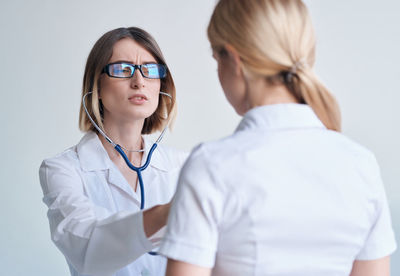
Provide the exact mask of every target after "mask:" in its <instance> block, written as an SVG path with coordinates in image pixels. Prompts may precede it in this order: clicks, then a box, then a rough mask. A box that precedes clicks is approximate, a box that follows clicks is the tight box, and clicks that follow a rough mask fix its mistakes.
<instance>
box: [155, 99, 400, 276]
mask: <svg viewBox="0 0 400 276" xmlns="http://www.w3.org/2000/svg"><path fill="white" fill-rule="evenodd" d="M395 248H396V243H395V239H394V233H393V230H392V226H391V219H390V214H389V209H388V204H387V201H386V197H385V192H384V187H383V185H382V182H381V177H380V175H379V168H378V165H377V163H376V161H375V158H374V156H373V154H372V153H371V152H369V151H368V150H366V149H364V148H363V147H361V146H359V145H357V144H356V143H354V142H352V141H350V140H349V139H348V138H346V137H345V136H343V135H342V134H340V133H338V132H334V131H329V130H327V129H326V128H325V127H324V126H323V124H322V123H321V121H320V120H319V119H318V118H317V116H316V115H315V114H314V112H313V111H312V109H311V108H310V107H309V106H307V105H300V104H279V105H268V106H262V107H257V108H254V109H252V110H250V111H249V112H247V113H246V114H245V116H244V118H243V120H242V121H241V123H240V125H239V126H238V128H237V130H236V132H235V133H234V134H233V135H232V136H230V137H227V138H225V139H222V140H219V141H215V142H209V143H205V144H203V145H200V146H199V147H198V148H197V149H195V150H194V151H193V152H192V154H191V156H190V157H189V159H188V161H187V163H186V164H185V165H184V167H183V169H182V172H181V176H180V178H179V184H178V188H177V193H176V195H175V198H174V202H173V206H172V209H171V211H170V216H169V221H168V227H167V233H166V235H165V237H164V241H163V243H162V246H161V248H160V252H161V253H162V254H164V255H165V256H168V257H169V258H172V259H175V260H180V261H184V262H187V263H191V264H195V265H199V266H204V267H214V268H213V275H227V276H228V275H229V276H233V275H274V276H313V275H318V276H320V275H324V276H333V275H335V276H341V275H343V276H344V275H349V274H350V271H351V268H352V264H353V261H354V260H356V259H357V260H369V259H377V258H381V257H384V256H387V255H390V254H391V253H392V252H393V251H394V250H395Z"/></svg>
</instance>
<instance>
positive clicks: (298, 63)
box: [286, 58, 308, 82]
mask: <svg viewBox="0 0 400 276" xmlns="http://www.w3.org/2000/svg"><path fill="white" fill-rule="evenodd" d="M307 66H308V65H307V61H306V59H305V58H302V59H299V60H298V61H296V62H295V63H294V64H293V65H292V67H290V69H289V71H287V73H286V81H287V82H292V80H293V76H294V75H296V74H297V71H298V70H299V69H304V68H306V67H307Z"/></svg>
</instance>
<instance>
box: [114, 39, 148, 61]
mask: <svg viewBox="0 0 400 276" xmlns="http://www.w3.org/2000/svg"><path fill="white" fill-rule="evenodd" d="M124 40H125V39H122V40H120V41H118V42H117V43H115V44H114V49H113V54H112V56H111V59H110V62H115V61H118V60H125V61H129V62H132V63H133V64H143V63H147V62H156V59H155V58H154V57H153V56H152V55H151V54H150V53H149V52H148V51H147V50H146V49H144V48H143V47H142V46H141V45H140V44H138V43H137V42H135V41H133V40H125V41H124ZM120 42H123V43H120Z"/></svg>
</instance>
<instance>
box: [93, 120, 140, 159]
mask: <svg viewBox="0 0 400 276" xmlns="http://www.w3.org/2000/svg"><path fill="white" fill-rule="evenodd" d="M143 124H144V120H137V121H133V122H121V121H117V120H113V119H112V118H110V117H107V118H105V119H104V122H103V125H104V129H105V132H106V134H107V136H108V137H110V138H111V140H113V141H114V143H116V144H119V145H120V146H121V147H123V148H125V149H127V150H129V151H126V150H124V151H125V154H126V155H127V156H128V158H129V160H131V161H132V160H134V161H136V162H134V163H138V161H139V165H140V160H141V157H142V155H143V154H142V153H141V152H131V150H141V149H143V147H144V143H143V141H142V134H141V132H142V128H143ZM98 136H99V137H100V140H101V142H102V144H103V146H104V148H105V149H106V151H107V153H108V155H109V157H110V159H111V160H112V161H114V162H115V161H118V160H120V161H121V160H122V157H121V156H120V154H119V153H118V152H117V151H116V150H115V149H114V147H113V146H112V145H111V144H110V143H108V142H107V141H106V139H105V138H104V137H103V136H102V135H98ZM136 165H138V164H136Z"/></svg>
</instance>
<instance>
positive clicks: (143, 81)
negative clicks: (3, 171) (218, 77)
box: [40, 27, 186, 276]
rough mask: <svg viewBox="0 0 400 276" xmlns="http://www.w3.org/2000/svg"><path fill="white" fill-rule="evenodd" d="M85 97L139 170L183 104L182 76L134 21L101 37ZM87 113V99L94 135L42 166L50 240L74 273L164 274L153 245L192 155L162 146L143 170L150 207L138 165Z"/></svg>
mask: <svg viewBox="0 0 400 276" xmlns="http://www.w3.org/2000/svg"><path fill="white" fill-rule="evenodd" d="M88 92H92V93H88ZM160 92H161V93H160ZM82 97H83V98H84V100H85V103H86V107H87V112H88V114H89V115H90V116H91V117H92V118H93V120H94V121H95V123H96V124H97V125H98V126H99V128H100V129H101V130H102V131H103V132H105V133H106V135H107V136H108V137H109V138H111V139H112V140H113V141H114V142H115V143H116V144H119V145H121V146H122V147H123V149H124V152H125V154H126V155H127V157H128V159H129V161H130V162H131V163H132V164H133V165H135V166H137V167H140V166H141V165H143V163H144V162H145V160H146V158H147V155H148V154H149V150H150V148H151V146H152V144H151V141H149V140H148V139H147V138H145V137H143V135H144V134H150V133H153V132H155V131H161V130H163V128H164V127H165V126H166V124H168V122H171V120H172V119H173V117H174V114H175V110H176V104H175V86H174V82H173V79H172V75H171V72H170V71H169V69H168V66H167V64H166V62H165V60H164V57H163V55H162V53H161V50H160V48H159V47H158V45H157V43H156V41H155V40H154V39H153V38H152V37H151V35H150V34H148V33H147V32H145V31H144V30H142V29H139V28H134V27H131V28H119V29H115V30H112V31H110V32H108V33H106V34H104V35H103V36H102V37H101V38H100V39H99V40H98V41H97V42H96V44H95V45H94V47H93V49H92V50H91V52H90V54H89V57H88V59H87V63H86V68H85V74H84V78H83V89H82ZM88 114H87V113H86V112H85V108H84V106H83V105H81V109H80V118H79V120H80V121H79V126H80V129H81V130H82V131H84V132H86V134H85V135H84V137H83V138H82V139H81V141H80V142H79V143H78V144H77V145H76V146H73V147H71V148H69V149H67V150H66V151H64V152H62V153H60V154H58V155H57V156H55V157H53V158H49V159H46V160H44V161H43V163H42V165H41V167H40V182H41V186H42V189H43V194H44V198H43V201H44V202H45V204H46V205H47V206H48V208H49V209H48V218H49V222H50V231H51V238H52V240H53V241H54V243H55V244H56V245H57V247H58V248H59V249H60V251H61V252H62V253H63V254H64V256H65V258H66V260H67V262H68V265H69V268H70V272H71V275H96V276H97V275H118V276H128V275H129V276H131V275H132V276H133V275H135V276H136V275H162V274H163V273H164V271H165V265H166V259H165V258H164V257H162V256H159V255H154V254H147V252H150V251H152V250H153V249H154V248H155V247H156V246H157V244H158V242H159V240H160V238H161V237H162V235H163V231H162V230H163V229H162V228H163V226H165V224H166V219H167V215H168V212H169V202H170V200H171V198H172V196H173V194H174V192H175V188H176V182H177V176H178V173H179V170H180V168H181V165H182V164H183V162H184V160H185V158H186V154H185V153H182V152H179V151H176V150H173V149H170V148H167V147H164V146H162V145H159V146H158V147H157V148H156V150H155V151H154V153H153V156H152V159H151V162H150V165H149V166H148V167H147V168H146V169H145V170H144V171H143V172H142V177H143V182H144V187H145V189H144V190H145V192H146V193H145V200H146V201H145V206H144V209H145V210H144V211H141V210H140V209H141V208H140V204H141V201H142V199H141V197H140V187H139V185H138V176H137V174H136V172H134V171H132V170H131V169H130V168H128V166H127V164H126V163H125V161H124V159H123V158H122V157H121V155H120V154H119V153H118V152H117V151H116V150H115V149H114V147H113V146H112V145H111V144H110V143H109V142H108V141H107V140H106V139H105V138H104V137H103V136H102V135H100V134H99V131H98V130H96V128H95V127H94V125H93V124H92V122H91V121H90V119H89V117H88Z"/></svg>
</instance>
